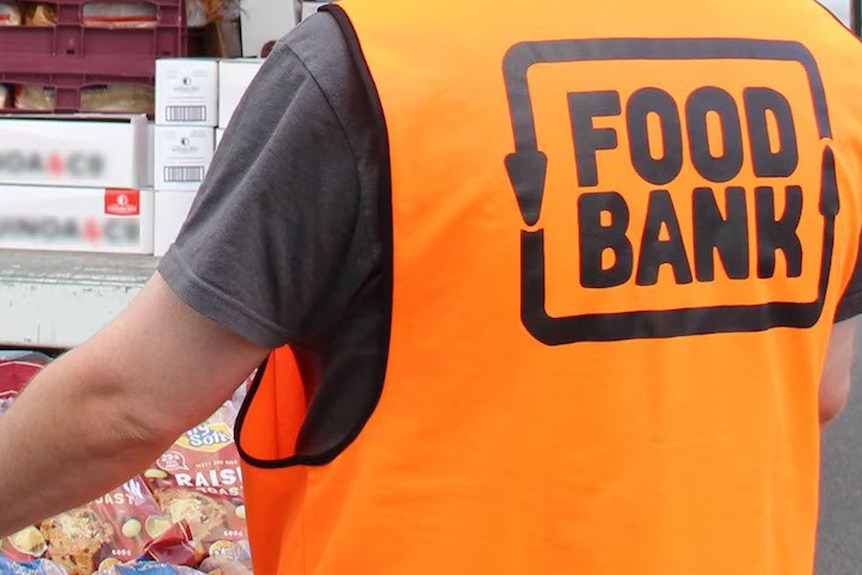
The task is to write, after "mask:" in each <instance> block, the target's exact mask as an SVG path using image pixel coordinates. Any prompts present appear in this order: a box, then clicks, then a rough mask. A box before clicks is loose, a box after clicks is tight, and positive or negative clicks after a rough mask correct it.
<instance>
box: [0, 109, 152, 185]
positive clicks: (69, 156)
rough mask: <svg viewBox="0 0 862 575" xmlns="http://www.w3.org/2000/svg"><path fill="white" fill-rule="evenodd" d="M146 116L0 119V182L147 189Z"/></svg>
mask: <svg viewBox="0 0 862 575" xmlns="http://www.w3.org/2000/svg"><path fill="white" fill-rule="evenodd" d="M151 155H152V148H151V146H150V145H149V139H148V127H147V117H146V116H144V115H129V116H100V115H74V116H43V117H38V116H16V117H11V116H4V117H0V184H25V185H32V186H84V187H119V188H139V187H148V186H151V185H152V170H149V169H147V166H148V164H150V162H151V161H152V160H151Z"/></svg>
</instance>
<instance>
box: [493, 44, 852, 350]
mask: <svg viewBox="0 0 862 575" xmlns="http://www.w3.org/2000/svg"><path fill="white" fill-rule="evenodd" d="M600 60H773V61H785V62H797V63H799V64H800V65H802V67H803V68H804V69H805V72H806V75H807V78H808V84H809V87H810V89H811V96H812V101H813V104H814V116H815V119H816V122H817V129H818V134H819V136H820V139H821V140H828V139H831V137H832V132H831V126H830V123H829V114H828V107H827V103H826V95H825V91H824V89H823V82H822V79H821V77H820V72H819V70H818V68H817V63H816V61H815V60H814V56H813V55H812V54H811V52H810V51H809V50H808V49H807V48H806V47H805V46H804V45H802V44H801V43H799V42H793V41H779V40H750V39H735V38H674V39H655V38H601V39H585V40H550V41H538V42H522V43H519V44H516V45H514V46H512V48H510V49H509V51H508V52H507V53H506V56H505V58H504V60H503V73H504V78H505V82H506V91H507V96H508V100H509V111H510V114H511V121H512V130H513V133H514V140H515V151H514V152H513V153H512V154H509V155H508V156H507V157H506V159H505V165H506V169H507V171H508V173H509V179H510V181H511V183H512V187H513V189H514V191H515V195H516V197H517V199H518V205H519V207H520V209H521V215H522V217H523V219H524V222H525V223H526V224H527V226H529V227H533V226H535V224H536V223H537V222H538V220H539V214H540V212H541V203H542V195H543V192H544V185H545V172H546V168H547V157H546V156H545V154H544V153H543V152H542V151H541V150H539V148H538V144H537V138H536V126H535V119H534V116H533V108H532V101H531V97H530V90H529V85H528V81H527V72H528V71H529V69H530V67H531V66H533V65H534V64H539V63H562V62H583V61H600ZM839 208H840V206H839V199H838V185H837V181H836V177H835V160H834V156H833V153H832V150H831V148H830V147H829V145H828V143H827V144H826V145H825V146H824V149H823V156H822V169H821V187H820V200H819V209H820V213H821V215H822V216H823V218H824V224H823V252H822V255H821V262H820V278H819V281H818V294H817V298H816V299H815V300H814V301H812V302H808V303H797V302H769V303H764V304H756V305H720V306H711V307H700V308H680V309H669V310H647V311H631V312H622V313H594V314H582V315H572V316H564V317H552V316H550V315H549V314H548V313H547V310H546V308H545V250H544V230H542V229H537V230H521V321H522V323H523V324H524V327H525V328H526V329H527V331H528V332H529V333H530V334H531V335H532V336H533V337H535V338H536V339H537V340H539V341H540V342H542V343H544V344H546V345H565V344H571V343H577V342H582V341H621V340H630V339H647V338H670V337H681V336H691V335H705V334H714V333H729V332H756V331H765V330H769V329H773V328H776V327H791V328H810V327H811V326H813V325H814V324H816V323H817V321H818V320H819V319H820V316H821V315H822V312H823V305H824V301H825V298H826V292H827V290H828V286H829V275H830V273H831V268H832V251H833V247H834V232H835V218H836V216H837V214H838V211H839Z"/></svg>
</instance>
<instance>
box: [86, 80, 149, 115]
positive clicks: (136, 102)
mask: <svg viewBox="0 0 862 575" xmlns="http://www.w3.org/2000/svg"><path fill="white" fill-rule="evenodd" d="M155 109H156V92H155V89H154V88H153V87H152V86H136V85H131V84H130V85H122V84H116V85H112V86H93V87H90V88H84V89H83V90H81V111H82V112H122V113H129V114H131V113H135V114H153V113H154V112H155Z"/></svg>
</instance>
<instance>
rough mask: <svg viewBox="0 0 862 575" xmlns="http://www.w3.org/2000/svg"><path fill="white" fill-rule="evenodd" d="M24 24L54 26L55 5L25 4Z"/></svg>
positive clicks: (55, 16) (55, 17)
mask: <svg viewBox="0 0 862 575" xmlns="http://www.w3.org/2000/svg"><path fill="white" fill-rule="evenodd" d="M24 25H25V26H56V25H57V7H56V6H54V5H52V4H27V8H26V10H25V11H24Z"/></svg>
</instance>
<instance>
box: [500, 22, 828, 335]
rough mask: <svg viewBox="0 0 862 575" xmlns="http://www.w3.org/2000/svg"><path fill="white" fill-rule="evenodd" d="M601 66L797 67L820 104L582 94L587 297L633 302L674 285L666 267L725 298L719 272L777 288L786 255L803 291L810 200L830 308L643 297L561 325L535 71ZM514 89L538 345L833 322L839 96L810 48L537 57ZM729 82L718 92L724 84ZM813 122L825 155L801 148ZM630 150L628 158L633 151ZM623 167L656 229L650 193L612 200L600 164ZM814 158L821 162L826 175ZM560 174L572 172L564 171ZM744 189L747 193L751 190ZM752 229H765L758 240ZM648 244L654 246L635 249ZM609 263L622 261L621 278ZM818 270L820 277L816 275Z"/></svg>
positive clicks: (764, 87)
mask: <svg viewBox="0 0 862 575" xmlns="http://www.w3.org/2000/svg"><path fill="white" fill-rule="evenodd" d="M596 61H605V62H608V61H616V62H625V61H630V62H633V63H638V64H640V65H642V64H643V63H644V62H646V63H650V62H653V63H657V62H659V61H661V62H664V63H671V64H673V63H682V62H685V63H689V64H690V63H692V62H701V63H704V64H705V63H710V62H711V63H715V62H722V63H724V65H727V63H731V64H732V63H733V62H738V63H751V62H761V63H766V64H767V65H770V64H772V65H782V64H787V63H791V64H793V65H794V66H796V68H799V67H800V66H801V69H802V70H804V76H805V83H806V86H805V92H806V94H807V95H808V96H807V97H809V98H810V101H809V102H806V101H805V99H802V102H803V103H804V106H801V105H800V104H799V100H800V98H796V99H795V100H794V102H793V103H792V104H793V105H791V102H790V101H789V100H788V97H787V96H786V95H785V94H784V93H782V90H781V89H780V88H777V87H770V86H771V85H772V82H771V81H770V79H769V78H763V79H762V81H761V82H760V83H759V84H756V85H751V86H746V87H744V88H743V89H742V90H741V94H742V96H741V98H740V99H735V98H734V97H733V95H731V93H729V92H728V91H727V90H725V89H723V88H721V87H719V86H718V85H699V86H695V87H694V88H693V89H691V90H690V91H688V93H687V94H685V96H684V97H683V98H680V97H679V96H678V97H676V98H675V97H674V96H673V95H672V94H671V93H670V92H669V91H667V90H664V89H662V88H661V87H660V86H657V85H655V84H654V85H651V86H645V87H641V88H639V89H636V90H632V91H631V92H630V94H627V95H623V94H622V93H621V92H620V91H618V90H613V89H607V90H580V91H579V90H573V91H568V93H567V94H566V96H567V102H566V103H567V106H568V113H569V117H568V123H569V124H570V131H571V138H572V141H573V145H574V151H575V158H574V163H575V168H576V174H577V188H578V194H577V204H576V205H577V219H576V221H577V231H576V232H574V231H573V232H572V233H574V234H575V237H576V238H577V241H578V260H579V264H578V281H579V282H580V285H581V286H582V288H584V290H608V289H611V288H617V287H619V286H625V287H624V288H620V289H629V290H630V292H629V293H635V290H637V289H638V288H646V287H649V286H656V285H661V284H660V283H659V269H660V268H664V267H667V268H669V269H670V270H671V271H672V278H673V284H674V285H677V286H679V285H699V284H706V283H708V282H713V281H715V279H716V273H717V270H718V269H721V270H722V271H721V273H722V274H723V276H724V277H726V278H728V279H729V280H735V281H742V282H746V281H748V282H751V281H767V282H768V281H771V280H773V279H774V278H777V276H778V273H777V271H776V259H777V257H778V254H781V255H782V257H783V260H784V262H785V266H784V275H785V276H786V278H797V277H800V276H802V275H803V245H802V242H801V240H800V229H801V228H800V221H801V220H802V219H803V198H805V201H806V202H809V203H810V202H816V213H817V218H818V221H819V224H818V225H817V235H818V240H820V245H821V246H822V249H821V252H820V253H819V254H818V256H819V257H817V258H816V260H814V259H809V260H806V261H809V262H812V264H811V265H809V266H808V267H809V268H811V269H806V270H805V272H804V273H805V275H806V276H812V277H816V281H815V282H814V283H816V293H812V294H811V295H810V297H805V298H800V297H797V298H795V299H796V300H799V301H787V299H788V298H785V297H777V296H773V299H775V300H776V301H766V302H762V301H761V302H756V303H751V302H745V303H742V302H734V301H720V302H717V301H715V302H713V300H717V299H721V298H713V299H712V300H710V302H709V303H707V304H705V305H669V306H668V305H656V304H652V305H650V300H649V299H644V300H642V301H638V300H637V298H635V297H632V298H629V299H630V300H631V302H630V304H629V305H630V307H631V309H627V310H625V311H620V310H613V311H608V312H602V313H597V312H596V311H595V310H594V309H590V310H589V312H584V313H580V314H578V313H575V314H571V315H560V314H552V313H550V312H549V311H548V306H547V305H546V304H547V302H546V292H547V290H548V288H549V284H548V283H547V279H548V278H549V277H550V275H549V274H548V270H547V264H548V261H549V260H548V259H547V258H546V252H547V249H546V247H547V246H546V239H547V238H546V233H545V232H546V230H545V229H544V228H543V227H542V225H541V224H540V215H541V210H542V204H543V199H544V195H545V187H546V175H547V172H548V166H549V158H548V156H547V155H546V154H545V153H544V152H543V151H542V150H541V149H540V146H539V141H540V140H539V138H538V137H537V127H536V126H537V120H536V114H537V112H536V109H535V108H534V102H533V98H532V95H531V88H530V85H529V82H528V71H529V70H530V69H531V67H533V66H534V65H535V64H542V65H547V64H571V63H583V62H596ZM592 70H593V72H594V71H595V68H592ZM504 74H505V80H506V88H507V93H508V99H509V107H510V113H511V120H512V128H513V132H514V142H515V150H514V152H513V153H511V154H509V155H508V156H507V157H506V159H505V164H506V169H507V171H508V173H509V178H510V181H511V184H512V187H513V189H514V192H515V195H516V197H517V200H518V206H519V208H520V211H521V215H522V217H523V220H524V223H525V224H526V229H523V230H522V231H521V319H522V322H523V324H524V326H525V327H526V328H527V330H528V331H529V332H530V333H531V334H532V335H533V336H534V337H535V338H536V339H538V340H539V341H541V342H543V343H545V344H547V345H561V344H568V343H575V342H579V341H616V340H628V339H639V338H667V337H676V336H684V335H701V334H709V333H722V332H752V331H763V330H767V329H771V328H775V327H794V328H805V327H810V326H812V325H814V324H815V323H816V322H817V320H818V319H819V318H820V315H821V313H822V311H823V302H824V298H825V295H826V290H827V286H828V281H829V274H830V269H831V260H832V249H833V241H834V240H833V235H834V228H835V219H836V216H837V214H838V210H839V201H838V189H837V183H836V177H835V166H834V158H833V154H832V151H831V149H830V147H829V140H830V139H831V131H830V125H829V118H828V113H827V106H826V101H825V95H824V90H823V85H822V82H821V79H820V76H819V72H818V70H817V65H816V63H815V61H814V59H813V57H812V55H811V53H810V52H809V51H808V50H807V49H806V48H805V47H804V46H803V45H801V44H799V43H796V42H781V41H761V40H737V39H667V40H665V39H654V40H651V39H598V40H561V41H548V42H527V43H522V44H518V45H515V46H514V47H512V48H511V49H510V50H509V52H508V53H507V55H506V58H505V61H504ZM659 77H660V76H659ZM720 80H721V78H717V79H716V82H715V84H720ZM656 83H660V80H656ZM800 118H801V119H803V120H805V121H807V122H808V125H811V126H814V128H813V129H812V130H813V132H812V138H809V140H816V146H817V147H816V150H815V148H813V147H812V142H811V141H805V142H804V145H803V141H802V140H801V139H799V138H798V135H799V122H800ZM608 119H616V120H618V122H617V125H619V126H621V128H620V129H624V130H625V138H622V137H621V134H620V133H619V132H620V130H617V129H614V128H611V127H607V126H606V127H600V125H598V124H601V122H602V121H603V120H608ZM716 119H717V120H718V121H714V120H716ZM651 122H652V124H651ZM651 126H652V128H651ZM656 127H657V131H658V132H659V133H660V135H661V137H660V139H661V150H660V152H659V153H656V151H655V150H656V148H655V146H653V142H651V138H652V136H651V134H653V133H654V128H656ZM716 132H717V134H716ZM814 132H816V134H815V133H814ZM713 138H715V139H717V140H720V142H721V143H720V145H719V148H720V149H718V150H717V149H716V147H715V146H713ZM623 147H627V148H628V149H627V150H621V149H620V148H623ZM612 151H613V153H617V154H620V153H624V154H625V155H626V156H628V158H629V159H630V164H631V168H632V170H633V174H634V176H633V177H634V179H635V180H636V181H637V182H638V183H639V187H640V188H643V190H644V191H643V193H644V194H646V197H645V200H643V201H645V202H646V208H645V217H644V218H643V219H640V220H638V221H634V219H633V218H632V217H631V210H630V202H631V199H632V194H633V193H635V191H633V190H619V189H617V190H614V189H603V188H602V187H600V185H599V180H600V178H599V176H600V173H599V172H600V165H601V160H600V158H601V157H602V154H609V153H611V152H612ZM806 154H807V155H806ZM812 154H816V159H814V160H812ZM805 158H807V159H808V160H809V165H811V162H812V161H814V162H815V163H816V171H817V178H816V184H815V183H814V182H815V178H812V177H808V178H807V179H806V178H803V177H801V176H799V173H801V172H803V171H805V170H798V168H799V167H800V164H801V159H805ZM551 161H552V162H560V161H569V162H571V161H572V160H571V159H570V158H556V157H554V158H552V159H551ZM746 161H747V164H746ZM686 162H690V163H691V164H692V166H691V168H693V170H694V171H695V173H696V177H695V178H688V179H687V180H686V181H696V182H697V185H694V186H691V189H688V190H685V193H686V194H687V198H690V199H689V200H687V201H689V202H690V212H691V222H685V225H686V227H688V228H689V230H690V235H689V237H690V238H691V241H688V242H686V241H684V239H683V232H682V227H681V221H680V217H679V215H678V214H679V213H680V212H682V211H683V210H680V209H679V206H678V205H675V203H674V202H675V201H676V200H675V197H674V195H673V194H672V193H671V186H673V185H678V184H679V182H676V181H675V180H676V179H677V177H678V176H679V175H680V173H681V171H683V170H684V169H685V166H684V164H685V163H686ZM744 166H745V169H746V170H748V171H749V172H750V177H749V172H746V175H745V176H744V177H742V178H740V172H741V171H742V170H743V168H744ZM740 179H742V180H743V181H744V182H745V183H746V186H743V185H739V182H740ZM803 182H804V183H803ZM746 188H748V189H746ZM814 188H816V189H814ZM554 193H560V192H559V191H556V190H555V192H554ZM637 193H641V190H640V189H639V190H637ZM676 197H677V198H679V197H680V196H679V195H677V196H676ZM776 203H777V204H778V205H783V206H784V209H783V211H781V210H777V209H776ZM812 205H813V204H812ZM722 208H723V212H724V213H722ZM686 209H688V208H686ZM809 213H813V212H810V211H809ZM749 214H752V215H753V217H752V218H751V219H752V221H753V222H754V225H750V224H749ZM635 238H636V239H637V240H638V241H633V240H634V239H635ZM750 246H753V247H752V249H750ZM608 253H610V254H612V258H610V260H612V262H611V263H609V262H608V258H607V254H608ZM716 255H717V256H718V257H716ZM752 260H754V261H752ZM815 261H816V267H817V269H813V268H814V267H815V266H814V265H813V262H815ZM786 278H785V279H786ZM663 281H664V280H663ZM581 293H584V292H583V291H582V292H581ZM766 293H771V292H769V291H768V290H767V291H766ZM797 295H798V294H797ZM725 299H727V298H725Z"/></svg>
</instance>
